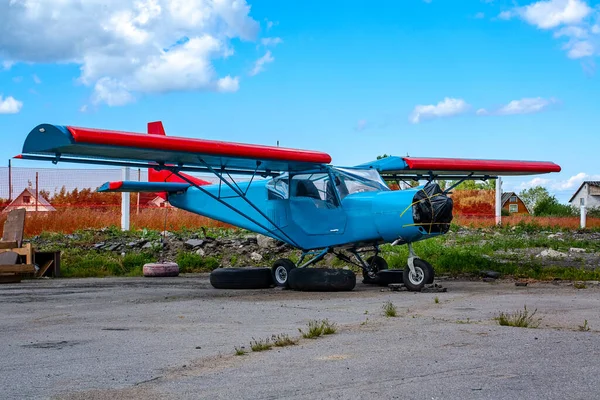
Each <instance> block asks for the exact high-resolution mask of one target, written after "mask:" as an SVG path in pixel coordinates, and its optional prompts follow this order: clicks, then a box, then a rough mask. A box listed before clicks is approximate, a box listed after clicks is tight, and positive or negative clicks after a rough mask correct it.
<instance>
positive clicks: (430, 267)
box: [415, 258, 435, 285]
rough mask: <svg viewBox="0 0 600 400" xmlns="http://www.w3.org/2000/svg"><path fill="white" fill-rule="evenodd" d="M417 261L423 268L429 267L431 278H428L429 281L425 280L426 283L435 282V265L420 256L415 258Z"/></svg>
mask: <svg viewBox="0 0 600 400" xmlns="http://www.w3.org/2000/svg"><path fill="white" fill-rule="evenodd" d="M417 261H418V262H419V263H420V265H421V266H422V267H423V268H427V269H428V270H429V279H428V280H427V282H425V284H427V285H431V284H432V283H433V278H434V277H435V271H434V270H433V266H432V265H431V264H429V263H428V262H427V261H425V260H421V259H420V258H417V259H415V262H417Z"/></svg>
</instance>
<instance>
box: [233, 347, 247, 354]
mask: <svg viewBox="0 0 600 400" xmlns="http://www.w3.org/2000/svg"><path fill="white" fill-rule="evenodd" d="M244 354H248V352H247V351H246V350H245V349H244V346H242V347H237V346H236V347H235V355H236V356H243V355H244Z"/></svg>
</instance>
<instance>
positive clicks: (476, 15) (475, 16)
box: [474, 12, 485, 19]
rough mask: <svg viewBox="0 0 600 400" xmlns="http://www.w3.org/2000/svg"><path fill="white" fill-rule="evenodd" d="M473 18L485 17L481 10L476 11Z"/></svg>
mask: <svg viewBox="0 0 600 400" xmlns="http://www.w3.org/2000/svg"><path fill="white" fill-rule="evenodd" d="M474 18H475V19H482V18H485V13H482V12H478V13H477V14H475V15H474Z"/></svg>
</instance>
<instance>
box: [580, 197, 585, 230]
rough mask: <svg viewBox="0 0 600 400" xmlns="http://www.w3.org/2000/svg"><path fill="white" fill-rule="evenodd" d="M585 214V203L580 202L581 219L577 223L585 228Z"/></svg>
mask: <svg viewBox="0 0 600 400" xmlns="http://www.w3.org/2000/svg"><path fill="white" fill-rule="evenodd" d="M585 214H586V212H585V204H584V203H581V220H580V223H579V225H580V226H581V229H585V216H586V215H585Z"/></svg>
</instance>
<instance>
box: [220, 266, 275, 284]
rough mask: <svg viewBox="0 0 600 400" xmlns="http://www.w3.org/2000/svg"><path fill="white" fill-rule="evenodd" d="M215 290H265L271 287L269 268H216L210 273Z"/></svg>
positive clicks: (271, 280)
mask: <svg viewBox="0 0 600 400" xmlns="http://www.w3.org/2000/svg"><path fill="white" fill-rule="evenodd" d="M210 284H211V285H212V286H213V287H214V288H216V289H265V288H269V287H271V286H273V277H272V276H271V269H270V268H252V267H249V268H217V269H215V270H214V271H213V272H211V273H210Z"/></svg>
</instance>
